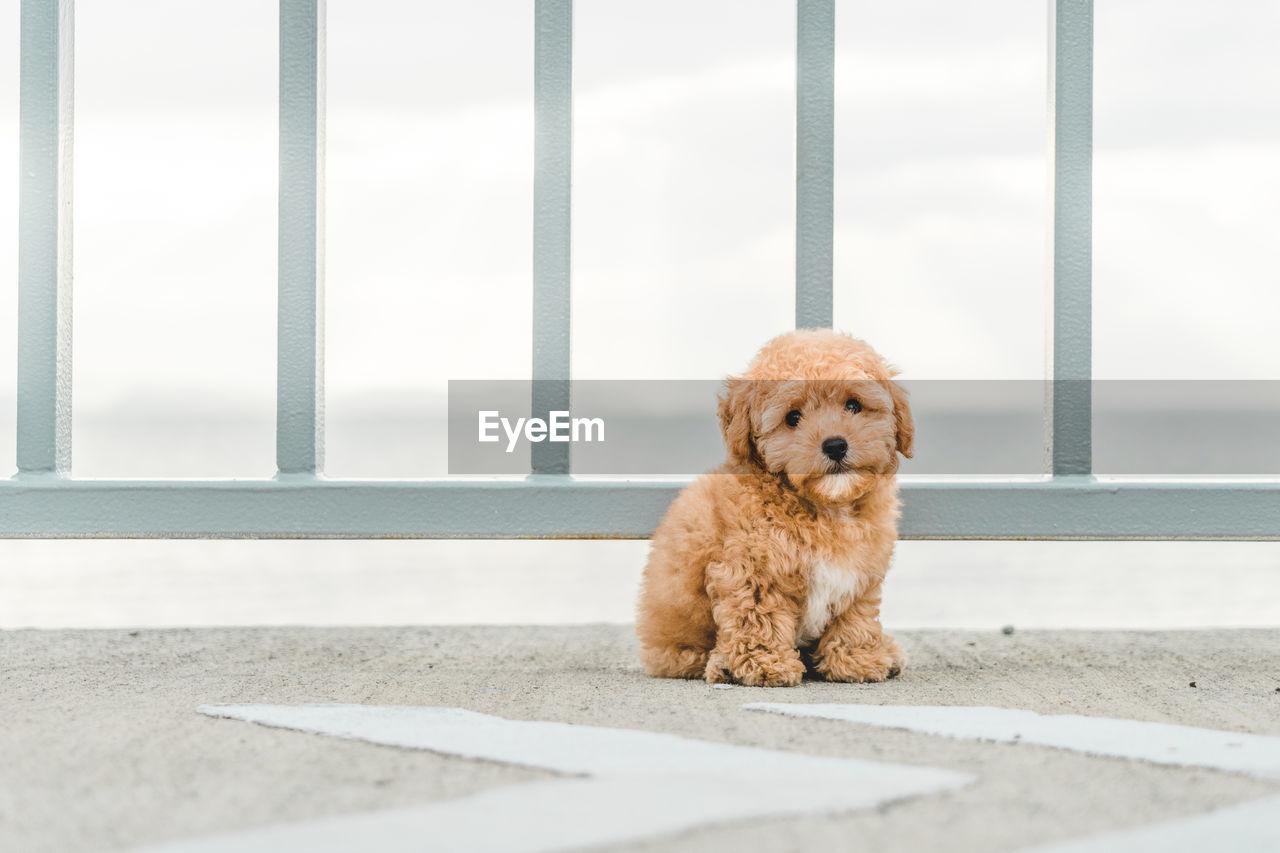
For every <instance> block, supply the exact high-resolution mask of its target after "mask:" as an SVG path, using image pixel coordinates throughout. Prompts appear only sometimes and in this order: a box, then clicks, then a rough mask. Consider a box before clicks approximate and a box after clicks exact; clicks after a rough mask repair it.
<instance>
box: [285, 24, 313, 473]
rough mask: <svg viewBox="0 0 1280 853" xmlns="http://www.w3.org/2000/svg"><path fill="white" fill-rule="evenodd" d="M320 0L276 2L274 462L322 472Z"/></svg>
mask: <svg viewBox="0 0 1280 853" xmlns="http://www.w3.org/2000/svg"><path fill="white" fill-rule="evenodd" d="M324 20H325V3H324V0H280V208H279V249H278V251H279V256H278V264H279V281H278V287H279V302H278V306H277V311H278V315H277V332H276V334H277V338H276V347H277V350H276V465H277V467H278V468H279V470H280V473H281V474H318V473H320V472H322V471H323V470H324V129H325V127H324V112H325V108H324V98H325V93H324V65H325V62H324Z"/></svg>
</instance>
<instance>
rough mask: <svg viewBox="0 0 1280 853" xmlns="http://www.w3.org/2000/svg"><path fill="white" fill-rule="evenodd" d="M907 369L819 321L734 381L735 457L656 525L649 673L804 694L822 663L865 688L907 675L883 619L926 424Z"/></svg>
mask: <svg viewBox="0 0 1280 853" xmlns="http://www.w3.org/2000/svg"><path fill="white" fill-rule="evenodd" d="M896 373H897V371H896V370H894V369H893V368H892V367H890V366H889V365H888V364H886V363H885V362H884V361H883V360H882V359H881V358H880V356H879V355H877V354H876V352H875V350H873V349H872V348H871V347H870V346H868V345H867V344H866V343H864V342H863V341H859V340H855V339H854V338H851V337H849V336H848V335H843V334H840V333H837V332H833V331H830V330H826V329H806V330H800V331H796V332H789V333H787V334H784V335H781V336H779V337H777V338H774V339H773V340H771V341H769V342H768V343H767V344H765V345H764V347H763V348H762V349H761V350H760V352H759V353H758V354H757V355H756V357H755V359H754V360H753V361H752V362H751V364H750V365H749V366H748V368H747V370H746V372H745V373H743V374H742V375H741V376H738V377H730V378H729V380H728V383H727V385H726V388H725V391H724V392H723V393H722V395H721V397H720V412H719V413H720V428H721V431H722V432H723V433H724V440H725V444H726V445H727V448H728V459H727V460H726V461H725V462H724V464H722V465H721V466H720V467H719V468H717V469H715V470H714V471H712V472H711V473H709V474H704V475H703V476H701V477H699V478H698V479H696V480H694V481H693V482H692V483H690V484H689V486H688V487H687V488H686V489H685V490H684V491H682V492H681V493H680V495H679V496H678V497H677V498H676V500H675V501H674V502H673V503H672V505H671V508H670V509H669V510H668V511H667V514H666V516H665V517H664V518H663V519H662V522H661V523H660V524H659V525H658V529H657V530H656V531H655V532H654V534H653V541H652V546H651V549H650V553H649V561H648V564H647V565H646V567H645V571H644V580H643V583H642V587H641V593H640V601H639V605H638V608H637V618H636V632H637V634H638V635H639V639H640V659H641V662H642V663H643V665H644V670H645V672H647V673H648V674H649V675H652V676H659V677H664V678H706V680H707V681H709V682H713V683H716V682H737V683H739V684H746V685H751V686H765V687H781V686H786V687H790V686H794V685H796V684H799V683H800V679H801V677H802V676H803V675H804V674H805V671H806V669H807V668H808V669H810V670H812V672H813V673H815V674H816V675H817V676H820V677H822V678H826V679H829V680H831V681H859V682H862V681H883V680H884V679H886V678H891V677H893V676H894V675H897V674H898V673H899V672H900V671H901V669H902V667H903V665H904V664H905V661H906V658H905V655H904V654H903V652H902V649H901V648H900V647H899V646H898V644H897V643H896V642H895V641H894V640H893V638H892V637H890V636H889V635H888V634H885V633H884V632H883V631H882V630H881V628H880V618H879V616H880V588H881V584H882V582H883V581H884V577H885V572H886V571H888V569H889V560H890V557H891V556H892V554H893V546H894V542H895V541H896V540H897V536H898V531H897V519H898V490H897V481H896V479H895V475H896V474H897V471H898V454H902V455H903V456H907V457H910V456H911V452H912V440H913V433H914V424H913V422H912V418H911V410H910V408H909V407H908V406H907V397H906V392H905V391H903V389H902V388H901V387H899V386H898V384H897V383H895V382H893V381H892V377H893V376H894V375H896Z"/></svg>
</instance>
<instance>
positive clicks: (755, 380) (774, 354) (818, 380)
mask: <svg viewBox="0 0 1280 853" xmlns="http://www.w3.org/2000/svg"><path fill="white" fill-rule="evenodd" d="M895 374H896V371H895V370H894V369H893V368H892V367H890V366H889V365H888V364H886V363H885V362H884V360H883V359H881V358H880V356H879V355H877V354H876V352H875V350H873V349H872V348H871V347H870V346H868V345H867V344H866V343H864V342H863V341H859V340H856V339H854V338H851V337H849V336H848V335H843V334H840V333H838V332H833V331H830V330H827V329H802V330H799V331H795V332H789V333H787V334H785V335H780V336H779V337H776V338H774V339H773V340H771V341H769V343H767V344H765V345H764V347H763V348H762V349H761V350H760V352H759V353H757V354H756V357H755V359H753V360H752V362H751V364H750V365H749V366H748V367H747V370H746V371H745V372H744V373H743V374H742V375H741V376H736V377H730V378H729V381H728V385H727V387H726V389H725V392H724V393H723V394H722V395H721V397H720V428H721V430H722V431H723V432H724V439H725V444H726V445H728V448H729V458H730V461H731V462H734V463H737V464H739V465H752V466H757V467H759V468H760V469H762V470H763V471H767V472H768V473H769V474H772V475H774V476H777V477H779V478H781V479H782V481H783V482H784V484H786V485H788V486H789V487H790V488H793V489H795V490H796V491H797V492H798V493H800V494H801V495H803V496H804V497H806V498H808V499H810V500H814V501H818V502H821V503H847V502H849V501H853V500H857V499H858V498H860V497H862V496H863V495H865V494H866V493H867V492H869V491H870V490H871V488H872V487H873V486H874V485H875V484H876V483H877V482H879V481H881V480H883V479H884V478H887V477H892V476H893V475H894V474H895V473H896V472H897V470H898V454H899V453H901V454H902V455H903V456H907V457H910V456H911V452H912V442H913V439H914V432H915V426H914V423H913V421H912V419H911V409H910V407H909V406H908V405H907V395H906V392H905V391H903V389H902V388H901V387H900V386H899V385H898V384H897V383H896V382H894V381H893V376H894V375H895Z"/></svg>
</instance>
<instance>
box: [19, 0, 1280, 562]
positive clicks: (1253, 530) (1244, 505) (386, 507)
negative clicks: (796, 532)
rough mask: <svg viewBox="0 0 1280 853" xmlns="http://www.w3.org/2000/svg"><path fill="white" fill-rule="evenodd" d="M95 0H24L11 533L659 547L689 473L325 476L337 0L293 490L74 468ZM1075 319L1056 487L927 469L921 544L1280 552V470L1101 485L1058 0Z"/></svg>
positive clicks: (295, 228) (568, 90) (804, 182)
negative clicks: (75, 208) (1052, 541)
mask: <svg viewBox="0 0 1280 853" xmlns="http://www.w3.org/2000/svg"><path fill="white" fill-rule="evenodd" d="M73 5H74V4H73V0H22V25H21V32H22V62H21V74H22V81H21V106H20V124H21V163H20V167H21V171H22V178H21V183H20V194H21V195H20V209H21V224H20V234H19V273H18V274H19V312H18V325H19V328H18V342H19V352H18V436H17V459H18V473H17V474H16V475H15V476H14V477H13V478H11V479H9V480H7V481H0V536H9V537H76V536H101V537H113V536H152V537H371V538H373V537H406V536H408V537H485V538H489V537H521V536H527V537H562V536H583V537H642V536H647V535H648V534H649V533H650V532H651V531H652V530H653V527H654V525H655V524H656V523H657V521H658V519H659V518H660V516H661V514H662V512H663V511H664V509H665V508H666V506H667V505H668V504H669V503H670V502H671V500H672V499H673V498H674V497H675V495H676V493H677V492H678V490H679V489H680V488H681V487H682V486H683V485H684V482H685V481H683V480H669V481H661V482H656V481H652V480H645V481H629V480H626V479H625V478H619V479H614V480H600V479H597V478H591V479H579V478H575V477H573V476H572V475H570V474H569V473H568V471H569V455H568V453H567V451H566V450H565V448H567V446H568V445H566V444H551V443H542V444H536V445H533V447H534V453H533V459H532V468H533V471H534V473H532V474H531V475H530V476H528V477H524V478H490V479H462V478H454V479H436V480H423V481H416V482H408V481H388V482H377V481H353V480H326V479H324V477H323V470H324V453H323V447H324V442H323V435H324V424H323V418H324V411H323V404H322V403H323V399H324V393H323V376H324V368H323V363H324V340H323V327H324V322H323V305H324V302H323V282H324V194H323V186H324V181H323V175H324V3H323V0H280V211H279V216H280V222H279V233H280V244H279V253H280V254H279V326H278V334H279V342H278V343H279V350H278V351H279V361H278V396H277V465H278V468H279V471H278V474H277V476H276V477H275V478H273V479H263V480H240V481H176V480H175V481H168V480H163V481H135V480H120V481H108V480H75V479H73V478H71V477H69V473H70V470H71V467H70V465H71V430H70V424H71V372H70V364H71V360H70V354H71V192H72V187H71V163H72V91H73V87H72V55H73V54H72V51H73ZM535 22H536V23H535V62H534V102H535V122H534V134H535V164H534V166H535V168H534V174H535V177H534V222H533V229H534V241H533V243H534V257H533V318H532V322H533V376H534V378H535V379H538V380H544V381H540V382H537V383H535V388H536V389H537V390H536V391H535V397H534V399H533V400H532V401H531V402H532V406H533V409H534V410H535V412H536V411H549V410H551V409H560V408H567V402H568V393H569V392H568V388H569V384H568V380H569V369H570V322H569V295H570V280H569V270H570V263H569V261H570V240H569V238H570V213H571V204H570V185H571V184H570V178H571V162H572V157H571V152H572V133H571V128H572V123H571V115H572V103H573V102H572V0H537V2H536V11H535ZM1049 37H1050V42H1049V44H1050V50H1049V57H1050V61H1049V81H1050V85H1049V120H1050V129H1051V133H1050V138H1051V139H1052V145H1051V156H1050V169H1051V175H1052V181H1051V185H1052V191H1053V199H1052V202H1053V203H1052V208H1051V210H1052V213H1051V217H1052V221H1051V235H1052V246H1053V249H1052V256H1053V263H1052V277H1051V281H1050V286H1051V287H1052V293H1053V300H1052V305H1053V324H1052V335H1051V337H1050V354H1049V358H1048V371H1049V374H1050V376H1051V377H1052V378H1053V379H1054V380H1056V381H1055V382H1053V383H1052V385H1051V386H1050V388H1051V390H1050V391H1049V392H1048V394H1047V395H1046V396H1047V400H1046V403H1047V407H1048V413H1047V417H1046V428H1047V439H1046V443H1045V444H1046V449H1047V456H1048V462H1047V465H1046V476H1044V477H1038V478H1024V479H1004V480H990V479H963V478H936V479H918V478H910V477H908V478H904V483H903V494H904V503H905V508H904V513H903V519H902V533H903V535H904V536H905V537H907V538H939V539H946V538H1099V539H1104V538H1126V539H1145V538H1166V539H1197V538H1222V539H1280V481H1276V480H1261V479H1259V480H1248V481H1221V480H1219V481H1211V480H1203V479H1196V480H1185V481H1173V480H1165V479H1160V480H1142V479H1105V480H1100V479H1097V478H1095V477H1094V476H1093V475H1092V473H1091V470H1092V465H1091V458H1090V457H1091V452H1090V447H1091V436H1090V432H1091V422H1092V411H1091V395H1090V390H1089V380H1090V376H1091V347H1092V340H1091V331H1090V326H1091V321H1090V313H1091V254H1092V244H1091V233H1090V231H1091V227H1092V189H1091V174H1092V159H1093V152H1092V136H1093V130H1092V124H1093V103H1092V101H1093V95H1092V92H1093V4H1092V0H1050V28H1049ZM796 47H797V51H796V56H797V69H796V70H797V73H796V80H797V92H796V322H797V324H799V325H801V326H819V325H830V324H831V322H832V254H833V216H832V201H833V197H834V196H833V184H834V153H833V152H834V120H833V114H834V103H835V99H834V94H835V12H834V3H833V0H797V46H796Z"/></svg>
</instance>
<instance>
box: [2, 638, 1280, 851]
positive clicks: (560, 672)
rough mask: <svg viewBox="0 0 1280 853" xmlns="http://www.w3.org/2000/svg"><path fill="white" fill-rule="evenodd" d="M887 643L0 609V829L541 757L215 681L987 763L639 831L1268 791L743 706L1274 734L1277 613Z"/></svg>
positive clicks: (1078, 820)
mask: <svg viewBox="0 0 1280 853" xmlns="http://www.w3.org/2000/svg"><path fill="white" fill-rule="evenodd" d="M899 639H900V640H902V642H903V644H904V645H905V646H906V647H907V649H908V651H909V653H910V655H911V664H910V666H909V668H908V669H907V671H906V672H905V673H904V675H903V676H902V677H901V678H898V679H896V680H894V681H891V682H888V683H885V684H876V685H840V684H825V683H817V682H806V683H805V684H804V685H803V686H801V687H799V688H796V689H793V690H766V689H749V688H741V687H735V688H733V689H731V690H717V689H712V688H711V687H710V686H708V685H706V684H704V683H701V682H673V681H656V680H651V679H647V678H645V677H644V676H643V675H642V674H641V673H640V671H639V669H638V667H637V665H636V663H635V659H634V647H633V641H632V638H631V635H630V631H629V629H628V628H625V627H619V626H585V627H563V628H560V627H536V628H522V627H484V628H458V627H448V628H358V629H357V628H353V629H333V628H325V629H306V628H280V629H257V628H255V629H200V630H142V631H34V630H29V631H4V632H0V720H2V721H3V723H2V724H0V850H5V851H31V852H32V853H37V851H66V850H75V851H80V850H110V849H119V848H124V847H130V846H134V845H138V844H144V843H151V842H159V841H165V840H173V839H181V838H187V837H192V836H196V835H201V834H206V833H214V832H224V831H229V830H236V829H246V828H250V827H255V826H263V825H267V824H273V823H279V822H283V821H291V820H299V819H305V818H310V817H317V816H324V815H333V814H340V813H347V812H360V811H369V810H373V809H378V808H385V807H389V806H399V805H410V804H415V803H422V802H426V801H430V800H436V799H441V798H448V797H456V796H460V795H463V794H467V793H471V792H475V791H479V790H483V789H486V788H490V787H493V786H498V785H507V784H512V783H516V782H520V781H523V780H528V779H536V778H541V777H544V776H548V775H550V774H547V773H544V772H541V771H535V770H528V769H520V768H514V767H508V766H502V765H497V764H492V763H483V762H474V761H468V760H464V759H459V758H449V757H443V756H438V755H435V754H431V753H426V752H415V751H409V750H402V749H396V748H390V747H383V746H375V745H371V744H365V743H361V742H353V741H344V740H337V739H334V738H325V737H318V736H315V735H309V734H304V733H300V732H293V731H287V730H279V729H269V728H264V727H261V726H253V725H248V724H244V723H238V722H232V721H226V720H216V719H211V718H208V717H204V716H201V715H198V714H196V713H195V708H196V706H197V705H200V704H202V703H209V702H262V703H275V704H286V703H306V702H350V703H366V704H398V705H449V706H457V707H462V708H467V709H471V710H475V711H482V712H486V713H491V714H497V715H501V716H505V717H510V718H517V719H541V720H558V721H565V722H574V723H584V724H591V725H606V726H617V727H624V728H636V729H647V730H654V731H664V732H673V733H677V734H681V735H685V736H689V737H696V738H703V739H708V740H717V741H726V742H730V743H734V744H743V745H753V746H761V747H769V748H775V749H783V750H792V751H800V752H807V753H813V754H824V755H835V756H851V757H859V758H867V759H873V760H886V761H898V762H904V763H910V764H926V765H931V766H938V767H946V768H951V769H956V770H963V771H968V772H971V773H973V774H975V775H976V776H977V777H978V779H979V781H978V782H977V783H976V784H974V785H972V786H970V787H968V788H965V789H963V790H959V791H956V792H953V793H949V794H944V795H939V796H932V797H924V798H920V799H916V800H911V801H906V802H900V803H897V804H894V805H891V806H888V807H885V808H881V809H878V810H875V811H870V812H864V813H854V814H848V815H844V816H837V817H830V818H825V819H821V820H815V819H812V818H809V819H803V820H799V819H783V820H771V821H764V822H757V823H750V824H743V825H738V826H727V827H714V828H707V829H704V830H700V831H698V832H694V833H691V834H688V835H685V836H681V837H677V838H669V839H663V840H655V841H652V842H649V843H646V844H643V845H638V846H635V845H633V846H632V847H630V848H628V849H635V850H663V851H667V850H672V851H708V850H722V849H723V850H770V851H772V850H845V849H850V850H852V849H866V850H878V851H886V853H889V852H890V851H915V850H947V851H967V850H984V851H985V850H996V851H998V850H1012V849H1018V848H1021V847H1024V846H1027V845H1031V844H1036V843H1043V842H1049V841H1054V840H1059V839H1066V838H1074V837H1078V836H1082V835H1086V834H1090V833H1094V832H1097V831H1101V830H1107V829H1113V828H1121V827H1130V826H1137V825H1142V824H1147V823H1151V822H1154V821H1160V820H1167V819H1173V818H1178V817H1184V816H1187V815H1190V814H1193V813H1196V812H1199V811H1204V810H1207V809H1210V808H1213V807H1218V806H1224V805H1229V804H1234V803H1239V802H1244V801H1247V800H1251V799H1257V798H1260V797H1263V796H1267V795H1275V794H1277V793H1280V783H1275V782H1270V783H1269V782H1263V781H1258V780H1255V779H1250V778H1244V777H1240V776H1234V775H1229V774H1226V773H1222V772H1217V771H1210V770H1195V769H1182V768H1174V767H1163V766H1153V765H1148V764H1142V763H1137V762H1129V761H1122V760H1117V759H1107V758H1096V757H1090V756H1085V755H1080V754H1074V753H1069V752H1065V751H1060V750H1054V749H1048V748H1043V747H1036V746H1030V745H1026V744H1018V745H997V744H990V743H977V742H966V741H956V740H949V739H945V738H939V737H932V736H928V735H923V734H914V733H910V732H905V731H896V730H886V729H881V728H874V727H870V726H864V725H853V724H848V723H839V722H832V721H824V720H797V719H788V718H785V717H782V716H777V715H773V714H762V713H753V712H745V711H741V710H739V708H740V706H741V705H742V704H744V703H746V702H753V701H761V700H768V701H787V702H843V703H877V704H896V705H909V704H919V705H996V706H1001V707H1009V708H1027V709H1030V710H1034V711H1039V712H1042V713H1081V714H1090V715H1099V716H1113V717H1124V718H1131V719H1137V720H1149V721H1160V722H1173V723H1182V724H1188V725H1196V726H1205V727H1210V728H1217V729H1228V730H1232V731H1241V732H1252V733H1257V734H1270V735H1280V630H1230V631H1194V632H1192V631H1188V632H1047V631H1046V632H1021V631H1019V632H1015V633H1013V634H1012V635H1004V634H1001V633H998V632H989V633H974V632H961V631H927V632H902V633H900V634H899ZM1192 682H1194V683H1195V686H1194V687H1193V686H1190V685H1191V683H1192ZM424 849H429V845H428V846H426V847H424Z"/></svg>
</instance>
